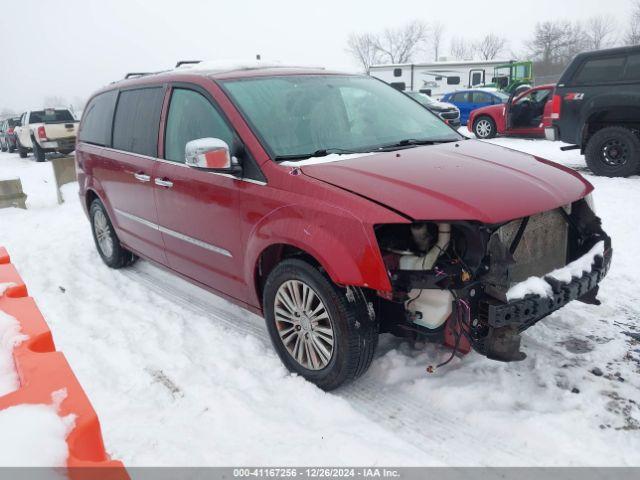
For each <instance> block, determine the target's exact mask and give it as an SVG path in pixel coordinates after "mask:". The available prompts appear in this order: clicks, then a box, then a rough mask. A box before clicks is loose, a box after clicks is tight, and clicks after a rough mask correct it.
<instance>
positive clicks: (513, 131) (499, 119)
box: [467, 85, 555, 139]
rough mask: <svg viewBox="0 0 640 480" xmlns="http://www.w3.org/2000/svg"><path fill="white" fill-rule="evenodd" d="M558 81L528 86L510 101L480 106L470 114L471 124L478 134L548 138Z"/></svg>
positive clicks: (468, 123)
mask: <svg viewBox="0 0 640 480" xmlns="http://www.w3.org/2000/svg"><path fill="white" fill-rule="evenodd" d="M554 88H555V85H542V86H539V87H535V88H531V89H529V90H525V91H524V92H522V93H520V94H518V95H517V96H516V97H515V98H513V99H510V100H509V101H508V102H507V103H504V104H499V105H489V106H488V107H483V108H478V109H477V110H474V111H472V112H471V114H470V115H469V121H468V122H467V128H468V129H469V131H470V132H472V133H474V134H475V135H476V137H477V138H483V139H485V138H493V137H495V136H496V135H509V136H522V137H540V138H544V129H545V127H548V126H551V99H552V98H553V90H554Z"/></svg>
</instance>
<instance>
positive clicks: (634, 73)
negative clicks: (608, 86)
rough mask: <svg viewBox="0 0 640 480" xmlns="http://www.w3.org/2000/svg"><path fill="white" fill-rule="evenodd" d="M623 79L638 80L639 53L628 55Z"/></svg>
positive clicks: (639, 70) (639, 72)
mask: <svg viewBox="0 0 640 480" xmlns="http://www.w3.org/2000/svg"><path fill="white" fill-rule="evenodd" d="M623 78H624V80H635V81H640V54H637V53H636V54H635V55H629V56H628V57H627V66H626V67H625V69H624V77H623Z"/></svg>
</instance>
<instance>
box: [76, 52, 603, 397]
mask: <svg viewBox="0 0 640 480" xmlns="http://www.w3.org/2000/svg"><path fill="white" fill-rule="evenodd" d="M76 160H77V172H78V181H79V184H80V196H81V199H82V204H83V205H84V207H85V209H86V212H87V215H88V217H89V220H90V223H91V227H92V231H93V236H94V239H95V244H96V248H97V251H98V253H99V255H100V257H101V258H102V260H103V261H104V263H106V264H107V265H108V266H109V267H112V268H121V267H125V266H128V265H130V264H132V263H133V262H134V261H135V260H136V258H137V257H143V258H145V259H147V260H150V261H152V262H155V263H157V264H159V265H161V266H163V267H165V268H167V269H169V270H171V271H173V272H175V273H176V274H178V275H180V276H182V277H184V278H186V279H188V280H189V281H191V282H193V283H195V284H197V285H200V286H202V287H204V288H207V289H209V290H211V291H213V292H215V293H217V294H219V295H222V296H224V297H225V298H227V299H229V300H230V301H232V302H235V303H237V304H239V305H241V306H243V307H245V308H247V309H249V310H251V311H253V312H256V313H259V314H261V315H263V316H264V317H265V320H266V324H267V328H268V330H269V333H270V336H271V339H272V342H273V345H274V347H275V349H276V351H277V352H278V354H279V356H280V358H281V359H282V361H283V362H284V364H285V365H286V366H287V368H289V369H290V370H291V371H293V372H296V373H298V374H299V375H302V376H303V377H304V378H306V379H308V380H310V381H312V382H314V383H316V384H317V385H318V386H320V387H321V388H324V389H327V390H329V389H332V388H336V387H338V386H339V385H341V384H343V383H344V382H347V381H350V380H353V379H355V378H356V377H358V376H359V375H362V374H363V373H364V372H365V371H366V370H367V368H368V367H369V365H370V363H371V361H372V359H373V356H374V352H375V349H376V345H377V341H378V335H379V334H380V333H381V332H391V333H393V334H395V335H400V336H404V337H410V338H413V339H416V338H421V339H426V340H430V341H433V342H440V343H444V344H446V345H449V346H450V347H451V348H452V349H453V352H454V353H455V351H460V352H467V351H469V349H470V348H474V349H475V350H477V351H478V352H480V353H482V354H483V355H487V356H489V357H491V358H495V359H499V360H504V361H512V360H520V359H522V358H523V355H524V354H522V353H521V352H520V351H519V345H520V333H521V332H522V331H523V330H525V329H526V328H528V327H530V326H531V325H533V324H534V323H536V322H537V321H538V320H540V319H541V318H543V317H545V316H546V315H548V314H549V313H551V312H552V311H554V310H556V309H558V308H560V307H561V306H563V305H565V304H566V303H567V302H569V301H571V300H573V299H581V300H583V301H587V302H591V303H594V302H595V301H596V300H595V294H596V292H597V288H598V287H597V284H598V282H599V281H600V280H601V279H602V277H603V276H604V275H605V273H606V271H607V268H608V265H609V262H610V258H611V248H610V240H609V238H608V237H607V235H606V234H605V233H604V232H603V231H602V229H601V228H600V220H599V219H598V218H597V217H596V216H595V214H594V212H593V210H592V207H591V202H590V196H589V194H590V192H591V190H592V188H593V187H592V186H591V185H590V184H589V183H588V182H587V181H586V180H584V179H583V178H582V177H581V176H580V175H579V174H578V173H576V172H574V171H572V170H570V169H568V168H564V167H562V166H559V165H555V164H553V163H551V162H548V161H545V160H541V159H538V158H535V157H532V156H530V155H526V154H524V153H517V152H514V151H511V150H507V149H504V148H501V147H496V146H493V145H489V144H485V143H481V142H477V141H475V140H467V139H465V138H463V137H462V136H461V135H460V134H458V133H457V132H456V131H455V130H454V129H452V128H450V127H449V126H447V125H446V124H444V123H443V122H442V121H441V120H440V119H439V118H438V117H437V116H435V115H434V114H432V113H430V112H429V111H428V110H426V109H424V108H423V107H422V106H421V105H420V104H418V103H417V102H415V101H413V100H412V99H410V98H409V97H407V96H406V95H404V94H403V93H401V92H398V91H396V90H395V89H393V88H392V87H390V86H388V85H387V84H385V83H383V82H381V81H379V80H377V79H374V78H371V77H368V76H360V75H348V74H340V73H331V72H327V71H325V70H313V69H304V68H285V67H272V68H268V67H264V66H263V67H260V66H253V67H246V66H245V67H232V66H229V65H222V66H220V65H216V64H210V63H209V64H205V63H203V64H199V65H197V64H196V65H189V66H187V67H180V68H176V69H175V70H173V71H169V72H165V73H160V74H150V75H143V76H140V77H139V78H135V79H128V80H124V81H121V82H118V83H114V84H111V85H109V86H108V87H106V88H105V89H103V90H101V91H100V92H98V93H97V94H95V95H94V96H93V97H92V98H91V99H90V101H89V103H88V105H87V108H86V109H85V111H84V114H83V116H82V123H81V126H80V131H79V139H78V143H77V148H76ZM599 245H600V246H602V250H601V251H600V252H599V253H598V254H597V255H594V254H593V249H594V248H599V247H598V246H599ZM590 252H591V253H590ZM585 255H594V256H593V259H592V260H593V261H592V262H587V263H586V264H587V265H590V266H589V267H588V268H587V269H586V271H584V274H583V275H582V276H578V278H574V279H569V280H568V281H564V282H563V281H556V282H552V284H548V285H549V295H546V296H545V295H536V294H529V295H526V296H522V298H514V296H513V294H512V293H513V290H512V289H513V287H514V286H515V287H518V286H519V285H521V284H520V283H519V282H521V281H523V280H525V279H527V278H529V277H531V276H538V277H543V276H544V275H546V274H547V273H548V272H551V271H552V270H554V269H557V268H561V267H563V266H565V265H566V264H567V263H568V262H571V261H573V260H576V259H582V262H583V264H584V259H583V258H582V257H584V256H585ZM540 281H541V282H543V281H544V280H542V279H540ZM510 292H511V293H510ZM516 297H517V295H516ZM212 356H215V352H212ZM238 361H242V358H241V357H239V358H238Z"/></svg>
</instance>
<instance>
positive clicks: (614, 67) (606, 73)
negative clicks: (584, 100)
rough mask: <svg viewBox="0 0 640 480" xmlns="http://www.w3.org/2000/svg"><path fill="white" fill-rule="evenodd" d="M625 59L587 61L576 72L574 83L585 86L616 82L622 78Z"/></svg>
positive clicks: (613, 58) (608, 58) (611, 58)
mask: <svg viewBox="0 0 640 480" xmlns="http://www.w3.org/2000/svg"><path fill="white" fill-rule="evenodd" d="M624 63H625V57H606V58H594V59H593V60H587V61H586V62H585V63H584V64H583V65H582V68H580V70H579V71H578V74H577V75H576V78H575V80H574V83H575V84H577V85H586V84H590V83H608V82H616V81H618V80H620V79H621V78H622V72H623V69H624Z"/></svg>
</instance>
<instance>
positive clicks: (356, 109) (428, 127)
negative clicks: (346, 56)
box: [223, 75, 461, 157]
mask: <svg viewBox="0 0 640 480" xmlns="http://www.w3.org/2000/svg"><path fill="white" fill-rule="evenodd" d="M223 85H224V87H225V89H226V90H227V91H228V92H229V94H230V96H231V98H232V99H233V101H234V102H235V103H236V105H237V106H238V107H239V109H240V110H241V111H242V112H243V113H244V115H245V116H246V118H247V120H248V122H249V123H250V124H251V125H252V127H253V128H254V130H255V132H256V133H257V134H258V136H259V137H260V138H261V139H262V140H263V142H264V143H265V144H266V145H265V146H266V147H267V149H268V150H270V153H271V154H272V156H273V157H287V156H296V155H301V156H303V155H309V154H312V153H313V152H318V151H322V150H327V151H330V152H335V153H350V152H365V151H371V150H374V149H376V148H377V147H380V146H383V145H389V144H394V143H397V142H401V141H403V140H407V139H411V140H415V141H429V140H434V141H455V140H459V139H460V138H461V137H460V135H459V134H458V133H456V132H455V131H454V130H453V129H451V128H449V127H448V126H447V125H446V124H445V123H444V122H443V121H442V120H441V119H440V118H438V117H437V116H435V115H433V114H432V113H430V112H429V111H428V110H426V109H425V108H423V107H422V106H420V105H419V104H418V103H416V102H414V101H413V100H411V99H410V98H408V97H407V96H406V95H405V94H404V93H402V92H399V91H397V90H395V89H394V88H392V87H390V86H389V85H387V84H385V83H383V82H381V81H379V80H376V79H373V78H370V77H364V76H346V75H295V76H276V77H267V78H250V79H239V80H227V81H224V82H223Z"/></svg>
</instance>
